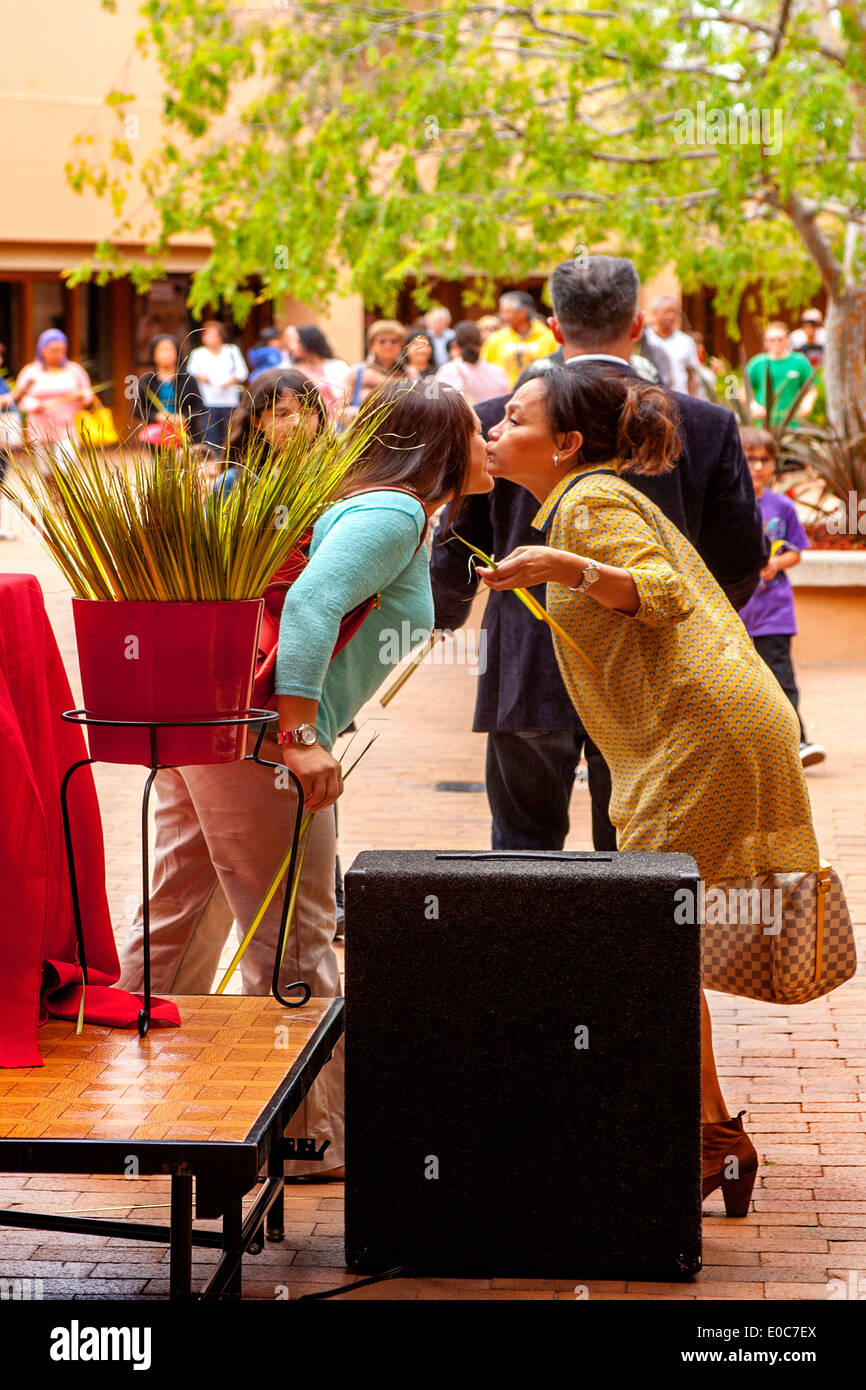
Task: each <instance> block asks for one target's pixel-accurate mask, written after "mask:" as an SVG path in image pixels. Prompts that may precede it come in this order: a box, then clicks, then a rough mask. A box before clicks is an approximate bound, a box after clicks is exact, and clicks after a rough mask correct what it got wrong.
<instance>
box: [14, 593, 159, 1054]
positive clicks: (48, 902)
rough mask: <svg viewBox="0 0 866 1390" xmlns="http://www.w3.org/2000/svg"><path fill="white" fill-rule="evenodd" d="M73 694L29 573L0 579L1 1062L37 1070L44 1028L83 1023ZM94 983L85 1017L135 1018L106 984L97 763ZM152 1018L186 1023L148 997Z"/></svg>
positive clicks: (113, 965) (88, 919) (107, 930)
mask: <svg viewBox="0 0 866 1390" xmlns="http://www.w3.org/2000/svg"><path fill="white" fill-rule="evenodd" d="M74 704H75V701H74V699H73V696H72V692H71V690H70V688H69V681H68V680H67V677H66V672H65V670H64V668H63V662H62V660H61V657H60V652H59V651H58V649H57V643H56V641H55V639H54V633H53V632H52V630H51V625H50V623H49V621H48V616H47V614H46V612H45V604H44V601H43V597H42V590H41V589H40V587H39V583H38V581H37V580H36V579H35V578H34V576H33V575H30V574H6V575H0V1067H33V1066H36V1067H38V1066H41V1065H42V1058H41V1057H40V1055H39V1045H38V1028H39V1024H40V1023H42V1022H44V1021H45V1019H47V1018H48V1017H55V1018H76V1017H77V1015H78V1009H79V1005H80V1000H81V978H82V976H81V967H80V965H79V964H78V948H77V942H76V938H75V921H74V918H73V915H72V892H71V887H70V882H69V872H68V869H67V864H66V854H65V848H64V841H63V822H62V819H61V815H60V783H61V780H62V778H63V775H64V773H65V772H66V770H67V768H69V767H70V766H71V765H72V763H74V762H78V761H79V760H80V759H82V758H86V757H87V749H86V748H85V743H84V737H83V734H82V732H81V730H80V728H78V727H77V726H76V725H74V724H67V723H64V721H63V720H62V719H61V718H60V716H61V714H62V712H63V711H64V710H68V709H72V708H73V707H74ZM69 817H70V823H71V827H72V837H73V845H74V849H75V867H76V878H77V882H78V892H79V901H80V904H81V918H82V924H83V933H84V951H85V959H86V962H87V972H88V984H87V989H86V992H85V1013H84V1017H85V1019H86V1020H87V1022H89V1023H100V1024H103V1025H108V1026H114V1027H121V1028H128V1027H132V1026H134V1025H135V1023H136V1022H137V1019H138V1013H139V1010H140V1008H141V1006H142V1003H143V999H142V996H141V995H137V994H130V993H129V992H128V991H127V990H122V989H117V988H111V986H113V985H114V984H115V982H116V980H117V979H118V978H119V976H120V964H119V962H118V959H117V951H116V949H115V945H114V935H113V932H112V930H111V919H110V917H109V914H108V902H107V899H106V896H105V853H104V849H103V844H102V822H101V820H100V817H99V806H98V804H97V801H96V790H95V788H94V785H93V777H92V775H91V772H90V768H81V769H80V770H79V771H78V772H76V773H74V775H73V777H72V779H71V782H70V784H69ZM151 1002H152V1013H151V1021H152V1023H155V1024H156V1023H163V1024H175V1025H177V1024H179V1023H180V1017H179V1015H178V1012H177V1009H176V1007H175V1005H174V1004H171V1003H169V1002H168V1001H166V1000H158V999H153V1000H152V1001H151Z"/></svg>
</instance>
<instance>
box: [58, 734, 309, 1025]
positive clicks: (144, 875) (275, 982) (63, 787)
mask: <svg viewBox="0 0 866 1390" xmlns="http://www.w3.org/2000/svg"><path fill="white" fill-rule="evenodd" d="M61 717H62V718H63V719H65V720H66V721H67V723H69V724H79V725H89V724H99V725H103V726H104V727H106V728H112V729H147V730H148V732H149V735H150V772H149V774H148V777H147V781H146V782H145V784H144V793H143V795H142V800H141V902H142V926H143V933H144V934H143V947H144V1008H143V1009H141V1011H140V1013H139V1015H138V1032H139V1035H140V1036H141V1037H142V1038H143V1037H144V1035H145V1033H146V1032H147V1030H148V1028H149V1027H150V862H149V851H148V840H147V817H148V809H149V806H150V789H151V787H152V786H153V783H154V779H155V778H156V774H157V773H158V772H159V771H161V770H162V769H163V768H166V767H170V766H172V764H170V763H160V761H159V758H158V756H157V747H156V733H157V730H158V729H196V728H208V727H211V726H216V725H220V726H222V725H224V724H235V725H241V724H259V725H260V726H261V727H260V729H259V734H258V738H257V739H256V746H255V748H254V749H253V751H252V753H248V754H247V755H246V758H244V759H243V761H244V762H254V763H258V764H259V766H260V767H273V768H279V769H281V770H284V771H286V772H288V774H289V777H290V778H291V779H292V781H293V783H294V785H295V791H296V792H297V800H298V810H297V814H296V816H295V827H294V831H293V834H292V852H291V856H290V859H289V867H288V870H287V873H286V889H285V893H284V894H283V909H282V915H281V917H280V930H279V935H278V938H277V947H276V952H275V955H274V973H273V977H272V981H271V989H272V991H273V994H274V997H275V998H276V999H278V1000H279V1002H280V1003H281V1004H282V1005H284V1006H285V1007H286V1008H289V1009H300V1008H302V1007H303V1005H304V1004H306V1002H307V1000H308V999H309V998H310V995H311V993H312V991H311V989H310V986H309V985H308V984H305V983H304V982H303V980H295V981H294V982H293V983H292V984H289V985H286V986H284V988H285V989H286V990H302V991H303V993H302V994H301V996H300V997H299V998H298V997H294V998H291V999H288V998H285V997H284V996H283V995H282V994H281V993H280V988H279V983H280V981H279V975H280V963H281V961H282V957H283V946H284V943H285V939H286V931H287V928H288V919H289V905H290V902H291V896H292V884H293V882H294V878H295V868H296V865H297V861H298V843H299V841H300V836H301V822H302V819H303V814H304V792H303V788H302V786H301V784H300V782H299V780H298V778H297V777H296V776H295V774H294V773H293V772H292V771H291V769H290V768H286V767H285V766H284V764H283V763H274V762H271V761H270V760H269V759H267V758H261V757H259V750H260V748H261V746H262V739H263V738H264V736H265V730H266V728H267V725H268V724H270V723H273V721H274V720H275V719H277V718H278V715H277V711H276V710H269V709H250V710H247V711H246V712H245V713H244V714H241V715H220V717H219V718H218V719H157V720H151V719H96V718H94V716H93V715H90V714H88V713H87V710H83V709H73V710H67V711H66V712H65V714H63V715H62V716H61ZM98 761H99V759H98V758H82V759H81V761H80V762H77V763H73V764H72V766H71V767H69V768H67V770H66V773H65V775H64V778H63V781H62V782H61V784H60V810H61V814H62V816H63V838H64V841H65V844H66V861H67V863H68V865H69V882H70V885H71V889H72V911H73V916H74V918H75V935H76V938H77V941H78V958H79V961H80V964H81V976H82V980H83V982H84V985H85V986H86V985H87V958H86V955H85V950H84V930H83V926H82V921H81V903H80V901H79V897H78V880H77V877H76V872H75V854H74V850H73V846H72V830H71V827H70V824H69V805H68V787H69V782H70V779H71V778H72V774H73V773H74V772H77V770H78V769H79V768H80V767H89V766H90V765H91V764H92V763H95V762H98Z"/></svg>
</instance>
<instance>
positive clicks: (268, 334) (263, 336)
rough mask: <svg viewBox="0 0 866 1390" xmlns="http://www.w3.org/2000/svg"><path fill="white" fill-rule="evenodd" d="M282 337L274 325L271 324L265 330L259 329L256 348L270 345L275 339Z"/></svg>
mask: <svg viewBox="0 0 866 1390" xmlns="http://www.w3.org/2000/svg"><path fill="white" fill-rule="evenodd" d="M282 336H283V335H282V333H281V332H280V330H279V328H277V327H276V325H275V324H273V323H272V324H270V326H269V327H267V328H261V329H259V336H258V337H257V338H256V347H257V348H263V347H267V345H268V343H272V342H274V341H275V339H277V338H281V337H282Z"/></svg>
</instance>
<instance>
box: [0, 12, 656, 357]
mask: <svg viewBox="0 0 866 1390" xmlns="http://www.w3.org/2000/svg"><path fill="white" fill-rule="evenodd" d="M138 9H139V0H117V10H116V13H114V14H111V13H109V12H108V11H106V10H104V9H102V7H101V5H100V3H99V0H27V3H25V4H20V5H14V6H13V5H7V6H5V7H4V14H3V21H2V40H0V42H2V54H3V69H4V81H3V90H2V91H0V122H2V131H3V151H4V153H3V188H4V193H5V196H4V199H3V213H2V217H0V279H2V277H3V272H4V271H6V272H19V273H20V272H28V271H42V272H45V271H53V272H59V271H61V270H64V269H67V268H70V267H72V266H74V265H75V264H76V263H77V262H78V261H80V260H82V259H83V258H85V257H86V256H87V255H88V254H89V253H90V251H91V249H92V247H93V244H94V243H95V242H96V241H98V240H101V239H102V238H103V237H104V236H105V235H106V234H108V233H110V232H111V230H112V227H113V221H114V219H113V216H112V212H111V207H110V205H109V203H108V202H107V200H105V199H99V198H97V197H95V195H94V194H93V193H92V192H85V193H84V194H82V195H79V194H76V193H74V192H73V190H72V189H71V188H70V187H69V185H68V183H67V180H66V176H65V173H64V167H65V165H66V163H67V161H69V160H70V159H73V158H75V151H74V149H73V146H72V140H73V138H74V136H75V135H76V134H86V135H89V136H91V137H93V142H94V143H93V144H92V145H90V146H89V147H87V148H88V149H89V151H90V153H91V157H92V158H93V157H95V156H97V155H99V154H101V152H102V151H104V149H105V148H106V140H107V139H110V138H111V136H112V135H113V134H114V133H115V132H116V130H117V122H116V117H115V116H114V114H113V112H111V111H110V110H108V109H107V108H106V107H105V105H104V97H105V95H106V94H107V93H108V92H109V91H110V90H112V89H117V90H122V91H130V92H134V93H135V101H134V102H132V103H131V104H130V106H129V107H128V115H129V117H131V118H133V119H134V121H135V122H136V123H137V124H136V126H135V128H134V129H133V130H132V132H131V134H130V138H129V144H130V147H131V149H132V151H133V157H134V161H135V164H134V166H133V171H134V169H135V167H136V166H138V165H140V164H141V163H142V162H143V161H144V159H146V158H147V157H148V156H149V155H151V154H152V153H153V152H154V150H158V148H159V144H160V140H161V137H162V126H161V115H160V113H161V99H160V91H161V84H160V76H159V73H158V71H157V68H156V66H155V64H154V63H153V62H152V61H151V60H150V59H148V58H146V57H144V56H143V55H142V54H141V53H140V52H139V51H138V49H137V47H136V43H135V35H136V33H137V31H138V30H139V29H140V28H141V25H142V20H141V17H140V15H139V13H138ZM11 194H14V196H10V195H11ZM128 206H129V209H130V210H131V211H133V212H135V213H136V214H137V216H136V218H135V221H138V218H139V217H140V215H141V214H142V213H144V212H145V211H146V206H147V204H146V199H145V198H144V195H143V194H142V193H141V192H140V190H139V191H137V192H136V191H133V192H132V193H131V194H130V196H129V204H128ZM206 246H207V240H206V239H205V238H195V237H184V238H181V239H178V240H177V241H176V243H175V250H174V253H173V254H172V255H170V256H169V257H168V258H167V260H166V268H167V269H168V270H169V271H192V270H194V269H195V268H196V267H197V266H198V265H200V264H201V263H202V261H203V259H204V254H205V248H206ZM134 249H137V247H135V248H134V247H133V246H132V245H131V246H130V247H129V250H130V253H132V252H133V250H134ZM668 292H670V293H676V292H677V286H676V280H675V278H674V277H673V276H672V275H671V273H670V272H666V273H665V274H664V275H662V276H659V277H655V278H654V279H653V280H652V281H651V282H650V283H649V284H648V285H647V286H646V288H645V290H644V291H643V293H642V296H641V298H642V303H643V304H644V305H647V304H648V303H649V302H650V300H651V299H652V298H653V297H654V295H656V294H659V293H668ZM275 310H276V312H275V317H276V318H277V320H278V321H279V322H287V321H294V322H298V323H304V322H307V323H309V322H313V321H315V322H318V323H319V324H320V325H321V326H322V327H323V329H324V331H325V332H326V333H327V334H328V336H329V337H330V338H331V341H332V342H333V344H334V347H335V350H336V351H337V352H338V353H339V354H340V356H342V357H345V358H347V359H349V360H350V361H356V360H358V358H359V357H360V356H361V355H362V353H363V306H362V303H361V299H360V296H358V295H351V296H347V297H345V298H337V297H334V298H333V299H332V300H331V301H330V303H329V305H328V308H327V310H326V311H325V312H323V313H317V312H316V311H315V310H313V309H311V308H310V307H309V306H305V305H302V304H299V303H298V302H297V301H294V300H286V301H284V302H283V304H282V305H278V306H275Z"/></svg>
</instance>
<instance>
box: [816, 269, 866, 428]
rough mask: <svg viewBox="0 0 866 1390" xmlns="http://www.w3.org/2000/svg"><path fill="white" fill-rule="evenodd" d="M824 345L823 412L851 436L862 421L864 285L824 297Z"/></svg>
mask: <svg viewBox="0 0 866 1390" xmlns="http://www.w3.org/2000/svg"><path fill="white" fill-rule="evenodd" d="M825 334H826V341H825V347H824V382H825V386H826V390H827V416H828V418H829V421H830V423H831V425H833V426H834V427H835V428H836V429H837V430H838V432H839V433H840V434H841V435H843V436H846V437H848V438H851V437H852V436H853V435H855V434H859V433H861V432H862V430H863V429H864V425H866V369H864V359H866V285H852V286H850V287H849V288H848V289H845V290H843V291H841V292H840V293H839V294H838V295H832V294H831V296H830V298H829V300H828V310H827V323H826V327H825Z"/></svg>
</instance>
